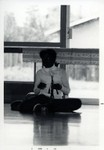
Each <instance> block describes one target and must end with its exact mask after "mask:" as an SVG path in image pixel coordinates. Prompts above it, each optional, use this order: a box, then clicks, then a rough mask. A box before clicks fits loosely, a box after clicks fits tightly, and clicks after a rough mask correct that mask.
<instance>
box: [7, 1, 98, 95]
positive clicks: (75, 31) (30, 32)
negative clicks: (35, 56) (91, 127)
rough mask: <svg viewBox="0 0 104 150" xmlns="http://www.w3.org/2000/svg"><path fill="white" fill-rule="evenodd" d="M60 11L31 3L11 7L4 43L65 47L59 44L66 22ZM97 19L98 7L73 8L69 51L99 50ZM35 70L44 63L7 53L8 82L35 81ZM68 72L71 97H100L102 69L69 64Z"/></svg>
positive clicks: (17, 54) (57, 7)
mask: <svg viewBox="0 0 104 150" xmlns="http://www.w3.org/2000/svg"><path fill="white" fill-rule="evenodd" d="M5 8H6V6H5ZM95 8H96V9H95ZM61 9H62V6H54V5H52V6H48V5H35V3H34V4H33V3H30V2H29V1H28V3H27V2H26V3H22V2H18V3H16V4H15V3H13V4H11V5H10V7H8V9H5V14H4V40H5V42H17V44H16V48H18V46H20V45H19V44H20V43H21V42H25V43H27V42H28V43H29V42H32V43H37V44H38V46H43V45H41V43H44V46H45V47H47V45H45V44H46V43H48V46H49V47H52V44H53V43H54V44H55V45H53V47H63V46H61V44H60V43H61V42H63V41H62V39H61V36H63V35H64V34H61V32H63V29H62V28H60V27H61V25H64V24H65V22H63V21H62V20H61V19H62V16H61V15H62V14H61V13H62V11H61ZM90 12H91V13H90ZM91 14H93V16H94V17H93V16H91ZM94 14H95V15H97V17H95V15H94ZM64 15H65V13H64ZM64 15H63V18H65V16H64ZM89 16H90V17H89ZM98 16H99V14H98V8H97V7H95V6H87V7H86V6H82V5H76V6H71V5H70V14H69V17H70V18H69V21H70V25H69V26H70V27H71V30H69V32H68V33H72V35H71V36H67V37H66V38H70V39H68V40H69V41H70V42H69V47H70V48H81V49H84V48H88V49H90V48H92V49H94V48H99V44H98V43H99V18H98ZM86 17H87V19H86ZM60 18H61V19H60ZM64 27H65V26H64ZM61 29H62V30H61ZM70 31H71V32H70ZM93 35H94V36H93ZM60 41H61V42H60ZM19 42H20V43H19ZM65 42H66V41H65ZM12 44H13V43H12ZM58 44H59V45H58ZM50 45H51V46H50ZM6 46H8V45H6ZM9 46H10V44H9ZM12 46H13V45H12ZM22 46H23V45H22ZM36 46H37V45H36ZM14 48H15V47H14ZM35 67H36V68H35ZM34 68H35V69H36V71H37V70H39V69H40V68H41V63H36V64H34V63H31V62H27V63H26V62H23V54H22V52H21V53H13V52H11V53H10V52H9V53H7V52H6V53H5V55H4V79H5V81H27V82H28V81H34ZM66 71H67V75H68V78H69V83H70V86H71V94H70V96H71V97H85V98H88V97H90V98H98V89H99V82H98V81H99V66H97V65H77V64H76V65H71V64H69V65H67V66H66Z"/></svg>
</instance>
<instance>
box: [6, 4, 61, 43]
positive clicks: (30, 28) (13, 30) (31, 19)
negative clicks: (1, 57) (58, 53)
mask: <svg viewBox="0 0 104 150" xmlns="http://www.w3.org/2000/svg"><path fill="white" fill-rule="evenodd" d="M4 12H5V13H4V40H5V41H22V42H59V41H60V35H59V33H58V34H57V33H56V34H54V35H53V32H55V31H57V29H58V30H59V29H60V6H55V5H52V6H50V5H36V4H35V2H32V3H31V1H28V2H27V1H26V2H20V1H19V2H12V3H11V4H10V3H9V7H8V6H7V5H5V11H4Z"/></svg>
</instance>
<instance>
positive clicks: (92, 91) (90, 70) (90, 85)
mask: <svg viewBox="0 0 104 150" xmlns="http://www.w3.org/2000/svg"><path fill="white" fill-rule="evenodd" d="M66 70H67V75H68V78H69V84H70V87H71V93H70V94H69V96H70V97H80V98H99V97H98V96H99V93H98V92H99V83H98V81H99V67H98V66H95V65H67V66H66Z"/></svg>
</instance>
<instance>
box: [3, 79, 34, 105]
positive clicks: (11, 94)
mask: <svg viewBox="0 0 104 150" xmlns="http://www.w3.org/2000/svg"><path fill="white" fill-rule="evenodd" d="M33 87H34V84H33V82H11V81H5V82H4V103H10V102H12V101H14V100H22V99H24V98H25V95H26V94H27V93H28V92H32V91H33Z"/></svg>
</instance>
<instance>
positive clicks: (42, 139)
mask: <svg viewBox="0 0 104 150" xmlns="http://www.w3.org/2000/svg"><path fill="white" fill-rule="evenodd" d="M78 112H81V114H80V115H79V114H78V115H76V114H74V115H72V114H69V113H56V114H53V115H52V114H50V115H49V114H47V115H46V114H41V115H35V114H34V115H23V114H20V113H19V112H17V111H11V110H10V105H9V104H5V108H4V122H5V123H4V129H5V133H4V137H5V144H6V145H7V146H8V145H9V146H10V145H12V146H13V145H15V146H16V145H17V146H19V145H20V146H38V145H41V146H53V145H56V146H62V145H63V146H69V145H74V146H77V145H78V146H98V145H99V127H98V126H99V121H98V120H99V106H95V105H89V106H88V105H84V106H82V108H81V109H79V110H78Z"/></svg>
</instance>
